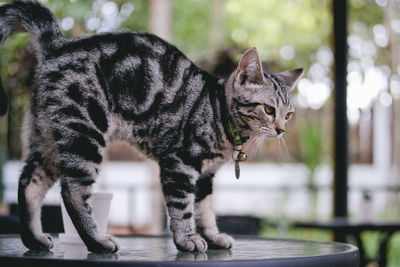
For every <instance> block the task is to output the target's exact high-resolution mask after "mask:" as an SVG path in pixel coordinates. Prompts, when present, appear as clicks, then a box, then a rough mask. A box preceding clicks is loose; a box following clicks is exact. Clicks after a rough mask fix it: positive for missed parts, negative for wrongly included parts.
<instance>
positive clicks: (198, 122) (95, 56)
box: [0, 1, 303, 252]
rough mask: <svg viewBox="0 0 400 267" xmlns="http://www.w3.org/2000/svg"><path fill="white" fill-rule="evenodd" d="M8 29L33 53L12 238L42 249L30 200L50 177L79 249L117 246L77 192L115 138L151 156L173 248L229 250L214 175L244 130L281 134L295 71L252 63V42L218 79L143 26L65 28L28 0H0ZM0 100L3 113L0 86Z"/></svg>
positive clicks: (84, 190) (47, 240)
mask: <svg viewBox="0 0 400 267" xmlns="http://www.w3.org/2000/svg"><path fill="white" fill-rule="evenodd" d="M17 31H27V32H28V33H29V34H30V38H31V43H32V45H33V48H34V50H35V55H36V57H37V62H38V63H37V67H36V69H35V82H34V86H33V89H32V94H31V98H30V108H29V112H27V115H26V116H27V118H26V125H27V128H28V129H30V132H29V135H28V139H29V140H28V142H29V146H28V147H29V149H28V150H29V151H28V153H27V156H26V159H25V166H24V168H23V171H22V173H21V176H20V179H19V188H18V203H19V212H20V223H21V238H22V241H23V243H24V245H25V246H26V247H27V248H29V249H32V250H50V249H51V248H52V247H53V242H52V238H51V236H50V235H48V234H44V233H43V232H42V229H41V223H40V207H41V203H42V200H43V198H44V196H45V194H46V192H47V190H48V189H49V188H50V187H51V186H52V185H53V184H54V182H55V181H57V180H59V181H60V184H61V195H62V198H63V201H64V203H65V207H66V209H67V211H68V214H69V215H70V217H71V219H72V221H73V223H74V226H75V227H76V229H77V231H78V233H79V235H80V237H81V239H82V240H83V242H84V243H85V245H86V246H87V248H88V250H89V251H92V252H116V251H117V250H118V249H119V245H118V243H117V241H116V240H115V238H113V237H112V236H110V235H100V234H99V233H98V231H97V226H96V223H95V221H94V219H93V214H92V207H91V206H90V204H89V203H88V199H89V198H90V197H91V186H92V184H93V183H94V182H95V178H96V176H98V173H99V168H100V164H101V162H102V160H103V154H104V152H105V147H106V144H107V143H109V142H111V141H113V140H122V141H126V142H128V143H129V144H131V145H133V146H136V147H138V148H139V149H140V150H142V151H143V152H144V153H145V154H146V155H147V156H149V157H150V158H152V159H154V160H155V161H157V162H158V164H159V167H160V181H161V184H162V191H163V194H164V197H165V202H166V207H167V210H168V215H169V217H170V229H171V232H172V238H173V241H174V243H175V245H176V247H177V249H179V250H181V251H200V252H203V251H205V250H207V248H208V247H210V248H216V249H230V248H231V247H232V246H233V244H234V240H233V239H232V237H230V236H229V235H227V234H225V233H220V232H219V230H218V228H217V225H216V221H215V215H214V213H213V211H212V207H211V206H212V205H211V194H212V189H213V177H214V174H215V172H216V171H217V169H218V168H219V167H220V166H221V165H222V164H224V163H226V162H228V161H230V160H232V155H233V154H234V152H238V153H242V154H243V153H244V152H242V151H241V146H242V144H243V143H244V142H246V141H247V140H248V139H249V138H254V137H256V136H259V135H262V136H264V137H267V138H270V139H274V138H281V137H282V135H283V134H284V132H285V124H286V122H287V121H288V120H289V119H290V118H291V117H292V114H293V112H294V105H293V101H292V98H291V91H292V90H293V88H294V86H295V82H296V80H298V79H299V77H301V75H302V73H303V70H302V69H294V70H289V71H284V72H280V73H271V72H267V71H264V70H263V67H262V64H261V61H260V57H259V55H258V52H257V50H256V49H255V48H252V49H249V50H248V51H247V52H245V53H244V54H243V55H242V57H241V59H240V62H239V64H238V66H237V69H236V70H235V71H234V72H233V73H232V74H231V76H230V77H229V78H228V79H227V80H219V79H217V78H216V77H214V76H213V75H211V74H209V73H207V72H206V71H204V70H202V69H200V68H199V67H197V66H196V65H195V64H194V63H192V62H191V61H190V60H189V59H188V58H186V56H185V55H183V53H182V52H180V51H179V50H178V49H177V48H176V47H175V46H173V45H171V44H169V43H167V42H166V41H164V40H162V39H161V38H158V37H156V36H155V35H152V34H149V33H144V32H135V33H133V32H128V31H122V32H112V33H101V34H95V35H90V36H86V37H79V38H67V37H65V36H63V34H62V33H61V30H60V28H59V26H58V24H57V20H56V18H55V17H54V15H53V14H52V13H51V11H50V10H49V9H47V8H46V7H45V6H43V5H41V4H39V3H38V2H35V1H15V2H13V3H10V4H5V5H2V6H1V7H0V39H1V43H4V41H5V40H6V38H7V37H8V36H10V35H11V34H13V33H14V32H17ZM0 105H1V106H0V115H4V114H5V113H6V112H7V96H6V94H5V92H4V90H3V88H2V87H1V90H0ZM238 142H239V143H238ZM235 160H237V158H235Z"/></svg>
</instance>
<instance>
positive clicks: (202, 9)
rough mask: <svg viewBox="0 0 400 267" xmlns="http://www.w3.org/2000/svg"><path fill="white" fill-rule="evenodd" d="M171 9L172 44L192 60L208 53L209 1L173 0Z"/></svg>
mask: <svg viewBox="0 0 400 267" xmlns="http://www.w3.org/2000/svg"><path fill="white" fill-rule="evenodd" d="M173 3H174V8H173V20H172V28H173V36H174V44H175V45H176V46H177V47H178V48H179V49H181V50H182V51H183V52H184V53H186V54H187V55H188V56H189V57H190V58H191V59H192V60H198V59H200V58H204V57H207V56H208V54H209V53H210V49H211V47H210V31H211V26H212V17H211V15H212V5H211V4H212V2H211V0H204V1H199V0H189V1H188V0H175V1H174V2H173Z"/></svg>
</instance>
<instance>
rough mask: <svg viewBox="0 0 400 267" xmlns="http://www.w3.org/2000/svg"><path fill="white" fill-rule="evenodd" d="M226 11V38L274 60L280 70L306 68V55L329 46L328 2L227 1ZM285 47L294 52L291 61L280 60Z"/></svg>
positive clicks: (329, 19)
mask: <svg viewBox="0 0 400 267" xmlns="http://www.w3.org/2000/svg"><path fill="white" fill-rule="evenodd" d="M226 12H227V18H226V25H227V36H226V38H227V39H228V40H229V41H230V42H236V43H238V44H239V45H241V46H245V47H253V46H255V47H257V48H258V50H259V51H260V53H261V56H262V58H263V59H265V60H267V61H277V62H279V65H280V67H281V68H288V67H293V66H307V65H309V64H310V55H311V54H313V53H315V52H316V51H317V50H318V48H319V47H320V46H322V45H327V44H329V40H330V31H331V28H332V27H331V25H332V18H331V17H332V16H331V14H330V1H313V0H304V1H274V0H258V1H253V0H251V1H250V0H244V1H243V0H240V1H239V0H229V1H226ZM286 45H289V46H292V47H293V48H294V49H295V51H296V54H295V56H294V58H293V60H284V59H282V58H281V57H280V54H279V50H280V49H281V48H282V47H283V46H286ZM279 70H282V69H279ZM275 71H276V70H275Z"/></svg>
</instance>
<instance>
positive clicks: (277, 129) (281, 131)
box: [275, 128, 285, 135]
mask: <svg viewBox="0 0 400 267" xmlns="http://www.w3.org/2000/svg"><path fill="white" fill-rule="evenodd" d="M275 130H276V132H277V133H278V135H279V134H281V133H284V132H285V130H284V129H281V128H275Z"/></svg>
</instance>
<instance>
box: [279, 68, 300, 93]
mask: <svg viewBox="0 0 400 267" xmlns="http://www.w3.org/2000/svg"><path fill="white" fill-rule="evenodd" d="M278 75H279V76H281V77H282V79H283V80H284V81H285V82H286V84H287V86H289V87H290V88H291V89H292V90H293V89H294V87H295V86H294V85H295V83H296V82H297V80H298V79H300V78H301V76H303V68H299V69H293V70H287V71H283V72H279V73H278Z"/></svg>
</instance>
